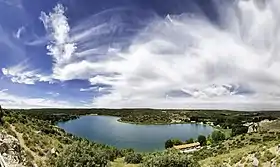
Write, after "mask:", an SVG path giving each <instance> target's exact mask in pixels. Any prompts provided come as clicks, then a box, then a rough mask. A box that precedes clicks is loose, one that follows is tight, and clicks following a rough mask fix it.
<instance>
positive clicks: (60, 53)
mask: <svg viewBox="0 0 280 167" xmlns="http://www.w3.org/2000/svg"><path fill="white" fill-rule="evenodd" d="M53 10H54V11H53V13H49V14H46V13H44V12H42V13H41V17H40V19H41V21H42V22H43V24H44V26H45V29H46V30H47V31H48V33H49V34H50V38H51V41H50V44H49V45H47V49H48V50H49V53H48V54H49V55H51V56H52V58H53V59H54V62H55V63H54V67H53V71H54V74H57V73H58V72H57V70H60V68H62V67H63V66H65V65H66V64H68V63H69V62H70V61H71V58H72V56H73V54H74V52H75V50H76V46H75V43H71V42H70V37H69V31H70V27H69V25H68V22H67V17H66V16H65V15H64V13H65V8H64V7H63V6H62V5H60V4H58V5H57V6H56V7H55V8H54V9H53Z"/></svg>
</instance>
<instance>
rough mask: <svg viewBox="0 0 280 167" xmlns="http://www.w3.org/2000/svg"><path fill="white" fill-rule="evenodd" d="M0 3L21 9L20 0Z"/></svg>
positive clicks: (3, 0)
mask: <svg viewBox="0 0 280 167" xmlns="http://www.w3.org/2000/svg"><path fill="white" fill-rule="evenodd" d="M0 3H4V4H6V5H9V6H13V7H17V8H20V9H22V8H23V6H22V0H0Z"/></svg>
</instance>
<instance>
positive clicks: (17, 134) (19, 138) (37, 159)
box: [10, 125, 46, 166]
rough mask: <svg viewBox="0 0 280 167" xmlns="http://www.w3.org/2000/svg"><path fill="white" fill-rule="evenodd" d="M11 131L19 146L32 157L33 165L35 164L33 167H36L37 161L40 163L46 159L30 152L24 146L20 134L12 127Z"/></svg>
mask: <svg viewBox="0 0 280 167" xmlns="http://www.w3.org/2000/svg"><path fill="white" fill-rule="evenodd" d="M10 127H11V130H12V131H13V132H14V133H15V134H16V137H17V139H18V140H19V143H20V146H21V147H22V148H23V149H24V150H25V151H28V152H30V154H31V155H32V157H33V158H34V160H33V162H32V163H33V164H35V165H34V166H37V164H36V162H37V161H41V162H42V163H44V162H45V160H46V158H45V157H40V156H38V155H37V154H36V153H35V152H34V151H32V150H30V148H29V147H28V146H27V145H26V144H25V142H24V139H23V137H22V134H21V133H19V132H18V131H17V130H16V129H15V127H14V126H13V125H10Z"/></svg>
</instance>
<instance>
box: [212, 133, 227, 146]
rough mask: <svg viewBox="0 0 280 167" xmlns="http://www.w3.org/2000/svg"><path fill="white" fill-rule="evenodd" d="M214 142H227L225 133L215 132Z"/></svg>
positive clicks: (213, 135)
mask: <svg viewBox="0 0 280 167" xmlns="http://www.w3.org/2000/svg"><path fill="white" fill-rule="evenodd" d="M211 137H212V140H213V142H214V143H218V142H219V141H222V140H225V138H226V136H225V134H224V133H223V132H221V131H218V130H215V131H214V132H213V133H212V135H211Z"/></svg>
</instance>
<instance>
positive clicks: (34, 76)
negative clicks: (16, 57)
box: [2, 62, 53, 85]
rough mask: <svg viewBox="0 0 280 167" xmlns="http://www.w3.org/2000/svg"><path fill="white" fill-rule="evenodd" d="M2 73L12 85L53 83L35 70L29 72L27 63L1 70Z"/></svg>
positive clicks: (49, 78)
mask: <svg viewBox="0 0 280 167" xmlns="http://www.w3.org/2000/svg"><path fill="white" fill-rule="evenodd" d="M2 73H3V74H4V75H5V76H6V77H8V78H10V79H11V81H12V82H14V83H22V84H30V85H31V84H35V82H50V83H51V82H53V80H52V79H51V77H49V76H44V75H42V74H40V73H39V72H38V71H37V70H30V69H29V67H28V65H27V63H26V62H24V63H20V64H18V65H15V66H12V67H9V68H2Z"/></svg>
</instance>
